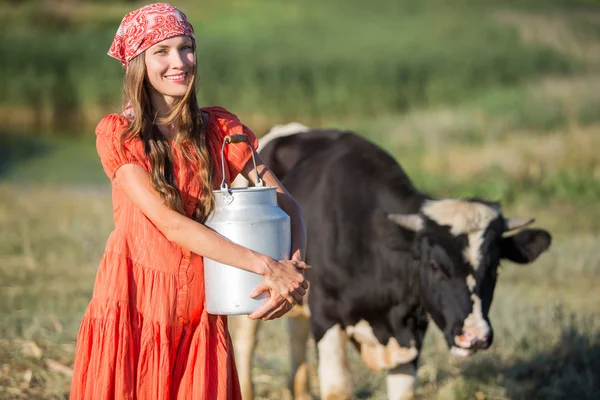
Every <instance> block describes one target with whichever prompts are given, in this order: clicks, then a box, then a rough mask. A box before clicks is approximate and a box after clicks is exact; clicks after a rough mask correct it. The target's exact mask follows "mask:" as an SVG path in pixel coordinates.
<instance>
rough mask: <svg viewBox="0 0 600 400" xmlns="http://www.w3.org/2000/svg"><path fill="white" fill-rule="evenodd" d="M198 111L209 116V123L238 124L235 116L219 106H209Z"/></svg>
mask: <svg viewBox="0 0 600 400" xmlns="http://www.w3.org/2000/svg"><path fill="white" fill-rule="evenodd" d="M200 111H203V112H205V113H207V114H208V115H209V116H210V119H211V121H214V122H217V123H226V122H227V121H237V122H238V123H239V122H240V120H239V118H238V117H237V115H235V114H234V113H232V112H231V111H229V110H227V109H226V108H225V107H221V106H209V107H202V108H201V109H200Z"/></svg>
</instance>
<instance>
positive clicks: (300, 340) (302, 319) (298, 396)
mask: <svg viewBox="0 0 600 400" xmlns="http://www.w3.org/2000/svg"><path fill="white" fill-rule="evenodd" d="M287 320H288V321H287V323H288V332H289V335H290V354H291V356H292V365H291V367H292V369H291V374H290V380H289V382H288V387H289V389H290V391H291V392H292V393H293V395H294V399H295V400H306V399H311V398H312V396H311V395H310V386H309V370H308V362H307V360H306V345H307V341H308V336H309V334H310V320H309V319H308V317H307V316H305V315H299V316H296V317H290V318H288V319H287Z"/></svg>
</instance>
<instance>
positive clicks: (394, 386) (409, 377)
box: [387, 362, 417, 400]
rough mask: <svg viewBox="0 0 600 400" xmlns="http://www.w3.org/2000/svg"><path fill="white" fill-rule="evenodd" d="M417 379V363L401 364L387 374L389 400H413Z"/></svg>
mask: <svg viewBox="0 0 600 400" xmlns="http://www.w3.org/2000/svg"><path fill="white" fill-rule="evenodd" d="M416 378H417V369H416V367H415V363H414V362H411V363H408V364H401V365H398V366H397V367H395V368H393V369H391V370H389V371H388V373H387V393H388V399H389V400H411V399H412V398H413V394H414V390H415V384H416V380H417V379H416Z"/></svg>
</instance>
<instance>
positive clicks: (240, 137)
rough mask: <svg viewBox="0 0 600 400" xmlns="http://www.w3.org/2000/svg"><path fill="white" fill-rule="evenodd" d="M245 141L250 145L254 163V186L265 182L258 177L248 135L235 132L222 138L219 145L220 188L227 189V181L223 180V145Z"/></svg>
mask: <svg viewBox="0 0 600 400" xmlns="http://www.w3.org/2000/svg"><path fill="white" fill-rule="evenodd" d="M241 142H246V143H247V144H248V146H250V150H251V151H252V163H253V164H254V171H256V186H264V185H265V183H264V182H263V180H262V179H260V175H258V169H257V168H256V160H255V159H254V149H253V148H252V146H251V145H250V142H249V141H248V136H247V135H244V134H236V135H227V136H225V139H224V140H223V146H222V147H221V168H222V170H223V180H222V181H221V190H227V188H228V187H227V182H226V181H225V145H226V144H229V143H241Z"/></svg>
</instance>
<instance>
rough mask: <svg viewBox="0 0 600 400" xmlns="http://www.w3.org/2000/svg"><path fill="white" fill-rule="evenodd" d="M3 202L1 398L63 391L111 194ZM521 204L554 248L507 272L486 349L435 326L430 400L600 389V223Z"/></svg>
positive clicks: (268, 348) (281, 359) (371, 387)
mask: <svg viewBox="0 0 600 400" xmlns="http://www.w3.org/2000/svg"><path fill="white" fill-rule="evenodd" d="M0 198H1V199H2V201H1V202H0V228H1V229H0V263H1V265H2V268H0V289H1V290H0V338H2V339H1V340H0V360H1V363H0V397H1V398H7V399H13V398H14V399H17V398H19V399H20V398H35V399H42V398H44V399H55V398H56V399H59V398H65V397H66V395H67V393H68V385H69V369H70V367H71V366H72V359H73V352H74V345H75V342H74V340H75V337H76V333H77V329H78V324H79V322H80V319H81V316H82V313H83V311H84V309H85V306H86V304H87V302H88V301H89V298H90V295H91V290H92V285H93V280H94V276H95V271H96V267H97V264H98V261H99V258H100V255H101V253H102V251H103V247H104V244H105V241H106V238H107V236H108V233H109V232H110V230H111V229H112V228H111V225H112V216H111V206H110V193H109V190H108V188H107V187H106V186H98V185H97V186H94V187H87V188H85V187H79V188H74V187H46V186H44V185H32V186H31V187H20V186H16V185H14V184H3V185H1V186H0ZM517 211H518V214H519V215H526V216H535V217H536V218H537V220H538V225H539V226H542V227H547V228H549V229H550V230H551V231H552V232H553V234H554V243H553V245H552V248H551V250H550V251H549V253H547V254H545V255H544V256H543V257H541V259H540V260H538V262H536V263H535V264H533V265H531V266H528V267H521V266H516V265H505V266H504V267H503V269H502V271H501V279H500V284H499V286H498V289H497V292H496V300H495V303H494V305H493V307H492V313H491V319H492V322H493V324H494V328H495V331H496V335H495V336H496V340H495V342H494V345H493V346H492V348H491V349H490V350H489V351H487V352H484V353H480V354H477V355H475V356H474V357H472V358H470V359H468V360H456V359H452V358H450V357H449V355H448V354H447V353H446V349H445V345H444V344H443V340H442V339H441V336H440V335H439V333H438V332H437V329H435V328H434V329H431V330H430V332H429V333H428V336H427V341H426V346H425V350H424V356H423V358H422V363H421V366H420V368H419V376H420V378H421V380H420V384H419V388H418V393H420V394H422V395H423V396H424V398H433V399H435V398H437V399H467V398H476V399H481V398H486V399H492V398H495V399H507V398H510V399H594V398H598V396H599V395H600V381H599V380H598V372H599V371H600V320H599V319H598V317H597V316H598V313H599V312H600V297H599V295H598V291H597V290H596V288H597V287H598V285H600V252H598V250H597V243H598V240H599V239H600V235H599V234H598V223H597V222H596V223H594V226H590V227H589V228H588V229H584V230H582V231H579V229H578V221H583V220H585V219H589V218H591V216H590V215H581V214H578V213H574V214H571V212H572V211H573V210H571V209H569V208H568V207H566V208H563V209H561V208H560V207H549V208H547V209H535V208H527V207H518V206H515V207H514V212H513V213H511V215H515V213H516V212H517ZM595 212H596V215H597V214H598V210H597V209H596V210H595ZM595 221H598V219H595ZM284 326H285V325H284V321H274V322H270V323H267V324H263V327H262V330H261V332H260V338H261V342H260V344H259V348H258V355H257V362H256V368H255V374H254V377H255V381H256V383H257V390H258V394H259V395H260V396H261V398H268V399H280V398H282V397H281V396H282V391H281V388H282V387H284V386H285V382H286V378H285V373H286V372H287V371H288V368H289V367H288V364H287V345H286V337H287V334H286V330H285V329H284ZM233 333H234V334H235V330H233ZM267 343H268V344H267ZM351 354H353V358H352V368H353V371H354V374H355V380H356V383H357V386H356V392H355V393H356V396H357V398H362V399H383V398H385V389H384V385H383V383H384V381H383V379H384V377H383V375H382V374H377V373H370V372H368V371H367V370H366V369H365V368H364V366H362V365H361V363H360V362H359V360H358V357H357V356H356V354H354V351H353V350H352V351H351ZM311 357H312V359H313V360H314V354H311ZM313 372H314V370H313ZM313 378H314V377H313ZM316 382H317V381H316V378H314V379H313V383H314V385H316ZM314 393H315V394H318V391H317V388H316V386H315V387H314Z"/></svg>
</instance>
